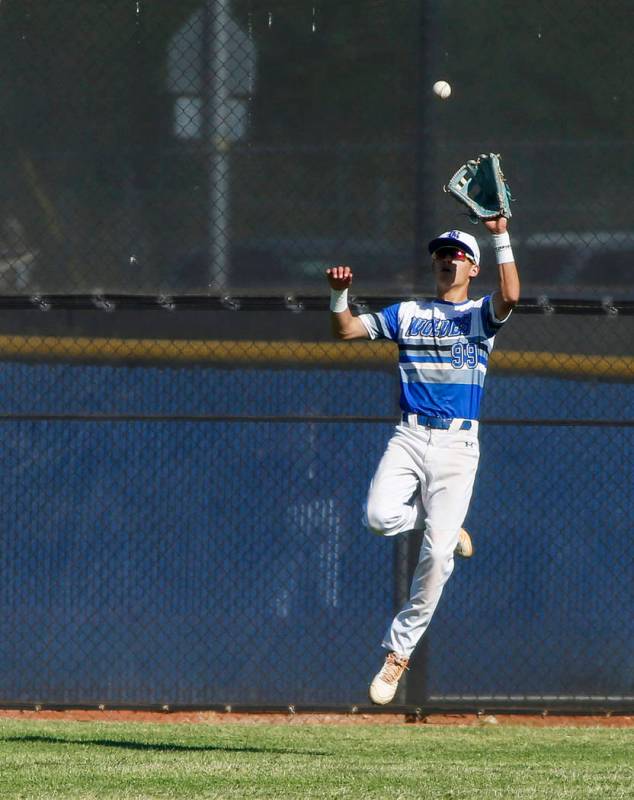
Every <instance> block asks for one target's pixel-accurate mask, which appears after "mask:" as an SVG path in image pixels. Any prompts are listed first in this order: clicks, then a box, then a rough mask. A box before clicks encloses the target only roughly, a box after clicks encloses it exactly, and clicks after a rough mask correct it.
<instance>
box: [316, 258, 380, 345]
mask: <svg viewBox="0 0 634 800" xmlns="http://www.w3.org/2000/svg"><path fill="white" fill-rule="evenodd" d="M326 278H327V279H328V284H329V285H330V322H331V325H332V332H333V335H334V336H335V337H336V338H337V339H369V338H370V335H369V333H368V332H367V330H366V328H365V325H364V324H363V323H362V322H360V321H359V320H358V319H357V318H356V317H353V316H352V313H351V312H350V308H349V306H348V289H349V288H350V286H351V285H352V270H351V269H350V267H344V266H339V267H330V268H329V269H327V270H326Z"/></svg>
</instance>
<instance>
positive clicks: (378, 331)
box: [357, 303, 401, 340]
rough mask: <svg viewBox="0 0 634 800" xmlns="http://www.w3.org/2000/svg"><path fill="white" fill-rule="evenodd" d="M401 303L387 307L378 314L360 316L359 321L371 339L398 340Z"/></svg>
mask: <svg viewBox="0 0 634 800" xmlns="http://www.w3.org/2000/svg"><path fill="white" fill-rule="evenodd" d="M400 307H401V304H400V303H395V304H394V305H393V306H387V307H386V308H383V309H382V310H381V311H378V312H377V313H376V314H359V316H358V317H357V319H359V320H360V321H361V322H362V323H363V325H364V326H365V329H366V330H367V332H368V334H369V336H370V339H392V340H396V339H398V311H399V308H400Z"/></svg>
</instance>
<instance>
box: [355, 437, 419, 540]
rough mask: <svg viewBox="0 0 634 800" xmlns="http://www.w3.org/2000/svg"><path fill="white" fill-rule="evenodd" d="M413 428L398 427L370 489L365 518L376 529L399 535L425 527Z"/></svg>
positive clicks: (376, 530) (373, 529)
mask: <svg viewBox="0 0 634 800" xmlns="http://www.w3.org/2000/svg"><path fill="white" fill-rule="evenodd" d="M409 435H410V434H409V432H404V431H402V430H399V429H397V431H396V432H395V433H394V435H393V436H392V438H391V439H390V441H389V443H388V446H387V449H386V451H385V453H384V454H383V456H382V458H381V460H380V462H379V464H378V466H377V469H376V472H375V474H374V477H373V478H372V482H371V483H370V488H369V490H368V496H367V500H366V504H365V509H364V522H365V524H366V525H367V527H368V528H369V529H370V530H371V531H372V532H374V533H378V534H380V535H381V536H396V535H397V534H399V533H404V532H405V531H411V530H413V529H416V528H419V529H422V528H423V526H424V523H423V520H424V514H423V512H422V504H421V499H420V490H421V480H423V476H422V469H421V465H420V464H419V463H417V460H416V453H415V452H414V451H413V449H412V447H411V446H410V443H409V440H408V436H409Z"/></svg>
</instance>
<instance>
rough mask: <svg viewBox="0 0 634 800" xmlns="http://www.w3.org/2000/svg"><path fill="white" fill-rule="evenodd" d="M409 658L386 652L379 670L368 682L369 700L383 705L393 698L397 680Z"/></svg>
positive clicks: (405, 667)
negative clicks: (383, 662)
mask: <svg viewBox="0 0 634 800" xmlns="http://www.w3.org/2000/svg"><path fill="white" fill-rule="evenodd" d="M408 664H409V659H407V658H403V657H402V656H397V655H396V653H388V654H387V656H386V657H385V664H383V667H382V668H381V671H380V672H378V673H377V674H376V675H375V676H374V680H373V681H372V683H371V684H370V692H369V694H370V700H372V702H373V703H374V704H375V705H377V706H384V705H385V704H386V703H389V702H390V700H392V699H393V698H394V695H395V694H396V690H397V688H398V682H399V680H400V679H401V676H402V675H403V673H404V672H405V670H406V669H407V665H408Z"/></svg>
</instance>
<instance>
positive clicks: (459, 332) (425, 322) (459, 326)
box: [405, 314, 471, 338]
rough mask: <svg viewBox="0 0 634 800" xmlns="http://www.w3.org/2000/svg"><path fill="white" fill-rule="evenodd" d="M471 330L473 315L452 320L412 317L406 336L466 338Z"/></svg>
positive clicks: (464, 315) (463, 315) (465, 315)
mask: <svg viewBox="0 0 634 800" xmlns="http://www.w3.org/2000/svg"><path fill="white" fill-rule="evenodd" d="M470 330H471V315H470V314H462V315H461V316H459V317H453V318H452V319H438V318H437V317H432V318H431V319H429V318H425V317H412V319H411V320H410V323H409V326H408V328H407V330H406V331H405V336H406V337H407V336H435V337H437V338H442V337H445V336H466V335H467V334H468V333H469V331H470Z"/></svg>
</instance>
